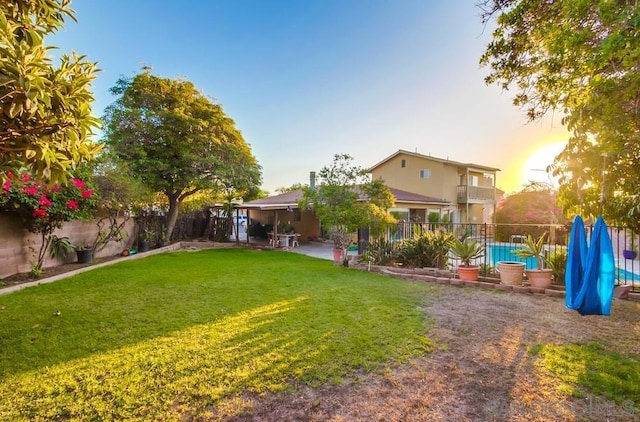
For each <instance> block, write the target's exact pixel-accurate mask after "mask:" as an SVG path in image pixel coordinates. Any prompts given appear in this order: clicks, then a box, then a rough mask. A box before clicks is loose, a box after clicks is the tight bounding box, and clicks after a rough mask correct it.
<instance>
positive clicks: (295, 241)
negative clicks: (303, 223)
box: [291, 233, 300, 248]
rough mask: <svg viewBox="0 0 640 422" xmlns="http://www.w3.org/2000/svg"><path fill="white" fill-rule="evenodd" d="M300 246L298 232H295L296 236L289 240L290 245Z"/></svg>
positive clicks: (293, 246)
mask: <svg viewBox="0 0 640 422" xmlns="http://www.w3.org/2000/svg"><path fill="white" fill-rule="evenodd" d="M296 246H297V247H300V233H296V236H295V237H294V238H293V239H292V240H291V247H292V248H295V247H296Z"/></svg>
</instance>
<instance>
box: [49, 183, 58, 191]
mask: <svg viewBox="0 0 640 422" xmlns="http://www.w3.org/2000/svg"><path fill="white" fill-rule="evenodd" d="M60 189H61V188H60V185H59V184H57V183H54V184H53V186H51V189H49V190H50V191H51V193H55V192H59V191H60Z"/></svg>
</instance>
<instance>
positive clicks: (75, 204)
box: [67, 199, 78, 210]
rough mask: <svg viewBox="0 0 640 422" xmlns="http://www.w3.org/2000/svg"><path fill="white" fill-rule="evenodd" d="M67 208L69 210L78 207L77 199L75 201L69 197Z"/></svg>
mask: <svg viewBox="0 0 640 422" xmlns="http://www.w3.org/2000/svg"><path fill="white" fill-rule="evenodd" d="M67 208H69V209H71V210H77V209H78V201H76V200H75V199H70V200H69V201H67Z"/></svg>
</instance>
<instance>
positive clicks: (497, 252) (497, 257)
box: [487, 244, 538, 270]
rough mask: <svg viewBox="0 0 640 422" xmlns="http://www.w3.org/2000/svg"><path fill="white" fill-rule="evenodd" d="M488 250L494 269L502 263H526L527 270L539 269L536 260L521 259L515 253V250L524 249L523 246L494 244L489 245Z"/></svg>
mask: <svg viewBox="0 0 640 422" xmlns="http://www.w3.org/2000/svg"><path fill="white" fill-rule="evenodd" d="M487 249H488V250H489V256H488V258H489V262H491V266H492V267H495V266H496V265H497V264H498V262H500V261H511V262H524V263H525V268H526V269H527V270H535V269H537V268H538V263H537V262H536V259H535V258H533V257H531V258H526V259H525V258H520V257H518V256H516V255H515V254H514V253H513V251H515V250H518V249H522V245H509V244H506V245H501V244H494V245H487Z"/></svg>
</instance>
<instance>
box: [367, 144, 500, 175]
mask: <svg viewBox="0 0 640 422" xmlns="http://www.w3.org/2000/svg"><path fill="white" fill-rule="evenodd" d="M401 154H405V155H411V156H413V157H418V158H425V159H428V160H431V161H437V162H440V163H445V164H450V165H453V166H457V167H464V168H472V169H476V170H479V171H490V172H493V171H500V169H498V168H495V167H488V166H483V165H481V164H474V163H461V162H458V161H452V160H449V159H444V158H438V157H432V156H430V155H424V154H418V153H417V152H411V151H405V150H403V149H399V150H398V151H396V152H395V153H393V154H391V155H390V156H388V157H387V158H385V159H383V160H382V161H380V162H378V163H376V164H374V165H373V166H371V167H369V169H368V171H373V170H374V169H376V168H377V167H379V166H381V165H382V164H384V163H386V162H387V161H389V160H391V159H392V158H394V157H397V156H398V155H401Z"/></svg>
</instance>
